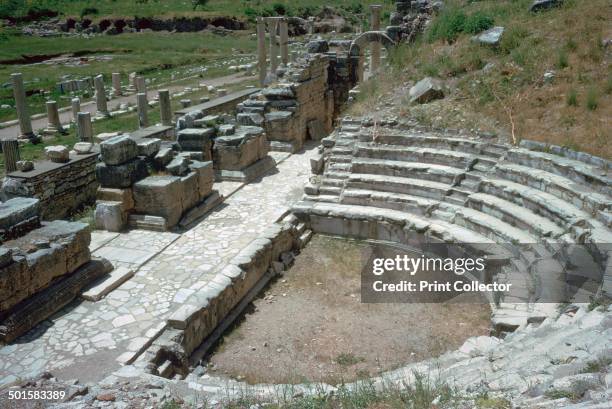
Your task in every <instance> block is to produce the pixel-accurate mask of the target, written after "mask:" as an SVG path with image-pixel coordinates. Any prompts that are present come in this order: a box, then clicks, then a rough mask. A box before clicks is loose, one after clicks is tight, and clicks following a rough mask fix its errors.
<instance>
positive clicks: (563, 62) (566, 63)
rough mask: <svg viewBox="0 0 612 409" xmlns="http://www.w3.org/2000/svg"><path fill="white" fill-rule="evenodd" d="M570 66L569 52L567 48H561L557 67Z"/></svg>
mask: <svg viewBox="0 0 612 409" xmlns="http://www.w3.org/2000/svg"><path fill="white" fill-rule="evenodd" d="M567 67H569V61H568V59H567V53H566V52H565V50H563V49H562V50H559V55H558V57H557V68H559V69H563V68H567Z"/></svg>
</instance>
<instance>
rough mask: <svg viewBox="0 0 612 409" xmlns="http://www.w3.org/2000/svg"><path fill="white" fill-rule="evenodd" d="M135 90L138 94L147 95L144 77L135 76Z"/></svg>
mask: <svg viewBox="0 0 612 409" xmlns="http://www.w3.org/2000/svg"><path fill="white" fill-rule="evenodd" d="M136 91H137V92H138V93H139V94H145V95H147V82H146V81H145V77H140V76H139V77H136Z"/></svg>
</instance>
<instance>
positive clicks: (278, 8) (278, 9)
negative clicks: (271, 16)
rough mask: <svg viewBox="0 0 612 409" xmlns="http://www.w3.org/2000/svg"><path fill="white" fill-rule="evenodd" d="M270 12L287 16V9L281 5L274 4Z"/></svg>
mask: <svg viewBox="0 0 612 409" xmlns="http://www.w3.org/2000/svg"><path fill="white" fill-rule="evenodd" d="M272 10H274V12H275V13H276V14H278V15H279V16H284V15H285V14H287V7H286V6H285V5H284V4H283V3H274V4H273V5H272Z"/></svg>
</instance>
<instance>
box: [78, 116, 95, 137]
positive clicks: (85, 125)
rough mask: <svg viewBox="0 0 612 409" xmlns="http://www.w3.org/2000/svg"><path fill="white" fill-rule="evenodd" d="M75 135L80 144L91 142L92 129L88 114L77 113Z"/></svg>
mask: <svg viewBox="0 0 612 409" xmlns="http://www.w3.org/2000/svg"><path fill="white" fill-rule="evenodd" d="M77 134H78V136H79V140H80V141H81V142H93V128H92V126H91V114H90V113H89V112H79V114H78V116H77Z"/></svg>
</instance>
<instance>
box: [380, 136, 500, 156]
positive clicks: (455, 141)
mask: <svg viewBox="0 0 612 409" xmlns="http://www.w3.org/2000/svg"><path fill="white" fill-rule="evenodd" d="M376 141H377V143H380V144H386V145H398V146H414V147H427V148H436V149H445V150H451V151H459V152H465V153H470V154H474V155H483V156H489V157H492V158H499V157H500V156H501V154H502V153H503V151H502V152H499V149H497V150H496V149H494V148H490V147H489V144H488V143H485V142H481V141H477V140H473V139H467V138H453V137H440V136H430V135H416V134H408V135H402V134H389V135H379V136H378V137H377V140H376Z"/></svg>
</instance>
